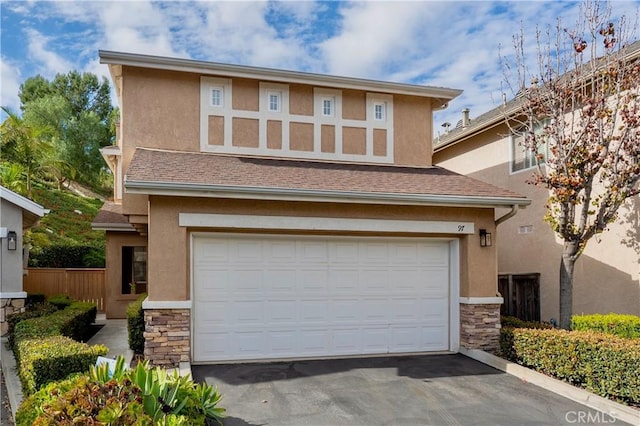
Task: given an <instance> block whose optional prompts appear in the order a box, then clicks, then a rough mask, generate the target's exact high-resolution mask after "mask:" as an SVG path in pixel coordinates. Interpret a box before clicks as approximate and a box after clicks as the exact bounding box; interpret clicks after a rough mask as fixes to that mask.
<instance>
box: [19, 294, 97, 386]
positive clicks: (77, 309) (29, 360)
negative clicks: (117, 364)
mask: <svg viewBox="0 0 640 426" xmlns="http://www.w3.org/2000/svg"><path fill="white" fill-rule="evenodd" d="M96 312H97V309H96V305H95V304H92V303H83V302H74V303H72V304H71V305H70V306H69V307H67V308H66V309H64V310H61V311H55V312H53V313H52V314H50V315H46V316H40V317H37V318H32V319H27V320H23V321H21V322H19V323H17V324H16V326H15V330H14V333H13V336H14V337H13V338H14V346H13V350H14V354H15V358H16V361H17V363H18V375H19V377H20V381H21V382H22V386H23V389H22V391H23V393H24V394H25V395H29V394H31V393H33V392H34V391H36V390H37V389H39V388H40V386H42V385H43V384H45V383H47V382H49V381H52V380H59V379H62V378H65V377H67V376H68V375H69V374H71V373H76V372H82V371H86V370H87V369H88V367H89V366H90V365H92V364H93V363H95V361H96V358H97V357H98V356H99V355H104V354H106V353H107V348H106V347H105V346H100V345H98V346H93V347H90V346H88V345H86V344H84V343H79V342H76V341H75V340H71V339H72V338H73V339H76V340H80V339H81V338H83V337H84V336H86V335H87V332H88V330H89V329H90V327H91V324H92V323H93V322H95V318H96Z"/></svg>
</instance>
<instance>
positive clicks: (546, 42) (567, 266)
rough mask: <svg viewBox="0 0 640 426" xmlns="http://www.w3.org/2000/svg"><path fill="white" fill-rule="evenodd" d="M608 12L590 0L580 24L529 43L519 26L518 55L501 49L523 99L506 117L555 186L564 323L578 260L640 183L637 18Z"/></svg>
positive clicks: (508, 77)
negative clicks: (632, 19)
mask: <svg viewBox="0 0 640 426" xmlns="http://www.w3.org/2000/svg"><path fill="white" fill-rule="evenodd" d="M611 16H612V14H611V7H610V5H609V4H608V3H607V4H603V3H602V2H589V3H584V4H583V5H582V6H581V8H580V15H579V19H578V22H577V24H576V26H575V27H574V28H572V29H567V28H565V27H563V25H562V23H561V22H560V21H558V23H557V25H556V26H555V27H549V28H546V29H545V30H544V31H541V30H540V29H538V31H537V32H536V40H535V41H536V43H535V45H531V46H528V45H527V44H526V40H525V38H524V31H521V33H520V34H519V35H516V36H514V47H515V56H514V59H511V60H507V59H506V58H504V57H503V64H504V65H505V82H506V83H507V85H508V86H509V87H510V88H511V90H512V91H513V92H517V96H516V102H519V103H520V106H521V109H519V111H521V113H520V115H519V116H518V117H513V116H511V117H509V118H508V120H507V121H508V123H509V126H510V128H511V131H513V132H522V133H523V134H524V138H523V141H524V142H523V145H524V148H525V149H526V150H528V152H529V153H531V155H533V156H535V159H536V160H537V165H538V167H537V169H536V172H535V174H534V176H533V178H532V179H531V181H530V182H529V183H532V184H535V185H538V186H540V187H543V188H546V189H548V190H549V194H550V195H549V199H548V202H547V205H546V208H547V211H546V215H545V220H546V221H547V222H548V223H549V225H550V226H551V228H552V229H553V230H554V231H555V232H556V234H557V235H558V236H559V237H560V238H561V239H562V240H563V250H562V258H561V261H560V276H559V281H560V327H562V328H565V329H568V328H569V327H570V325H571V315H572V311H573V306H572V299H573V279H574V276H573V272H574V266H575V263H576V261H577V260H578V258H579V257H580V255H581V254H582V252H583V251H584V249H585V247H586V245H587V243H588V242H589V240H590V239H591V238H592V237H593V236H594V235H597V234H599V233H602V232H604V231H605V230H606V229H607V225H608V224H610V223H612V222H613V221H615V220H616V217H617V214H618V210H619V208H620V207H621V206H622V205H623V204H624V203H625V202H626V201H627V200H628V199H630V198H631V197H637V196H638V193H639V190H638V189H639V188H638V187H639V184H638V182H639V179H640V60H639V58H640V42H635V43H631V42H630V40H632V37H635V34H634V33H635V29H636V25H629V23H628V21H627V20H626V19H625V18H624V17H622V18H618V19H612V18H611ZM528 55H534V56H533V57H530V56H528ZM532 64H533V65H532ZM602 285H606V283H602Z"/></svg>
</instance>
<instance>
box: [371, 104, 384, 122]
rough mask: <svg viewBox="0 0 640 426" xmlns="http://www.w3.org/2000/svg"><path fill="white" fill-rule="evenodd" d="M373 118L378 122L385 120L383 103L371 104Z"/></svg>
mask: <svg viewBox="0 0 640 426" xmlns="http://www.w3.org/2000/svg"><path fill="white" fill-rule="evenodd" d="M373 118H374V119H375V120H378V121H382V120H384V119H385V105H384V104H383V103H375V104H373Z"/></svg>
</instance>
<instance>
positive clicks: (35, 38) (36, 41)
mask: <svg viewBox="0 0 640 426" xmlns="http://www.w3.org/2000/svg"><path fill="white" fill-rule="evenodd" d="M25 33H26V35H27V51H28V52H29V60H31V61H33V62H34V63H35V64H37V70H38V72H39V73H40V74H42V75H43V76H44V77H47V78H51V77H52V76H54V75H55V74H57V73H64V72H68V71H69V70H71V69H73V64H72V62H70V61H69V60H67V59H66V58H64V57H63V56H62V55H60V54H58V53H56V52H54V51H52V50H50V49H49V48H48V46H47V45H48V43H49V41H50V37H47V36H45V35H43V34H41V33H40V32H38V31H36V30H34V29H32V28H27V29H25Z"/></svg>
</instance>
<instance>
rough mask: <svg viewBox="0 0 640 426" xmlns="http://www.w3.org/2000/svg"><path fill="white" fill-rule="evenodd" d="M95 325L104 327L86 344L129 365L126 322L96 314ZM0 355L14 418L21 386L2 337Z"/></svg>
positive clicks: (19, 401) (13, 360) (9, 351)
mask: <svg viewBox="0 0 640 426" xmlns="http://www.w3.org/2000/svg"><path fill="white" fill-rule="evenodd" d="M96 324H103V325H104V326H103V327H102V328H101V329H100V331H98V332H97V333H96V334H95V335H94V336H93V337H92V338H91V339H89V341H88V342H87V343H88V344H90V345H98V344H100V345H105V346H106V347H108V348H109V352H108V353H107V355H106V356H107V357H108V358H116V357H117V356H118V355H122V356H124V357H125V362H127V363H128V364H131V360H132V359H133V351H131V349H129V343H128V342H127V320H107V319H106V317H105V315H104V314H98V316H97V317H96ZM0 355H1V356H0V362H1V363H2V372H3V374H4V379H5V384H6V385H7V392H8V394H9V395H8V396H9V403H10V404H11V412H12V413H13V416H14V418H15V415H16V411H17V410H18V407H19V406H20V403H21V402H22V398H23V396H22V386H21V385H20V379H18V372H17V369H16V360H15V358H14V357H13V352H12V351H11V350H10V349H9V347H8V344H7V338H6V337H3V338H2V342H1V343H0Z"/></svg>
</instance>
